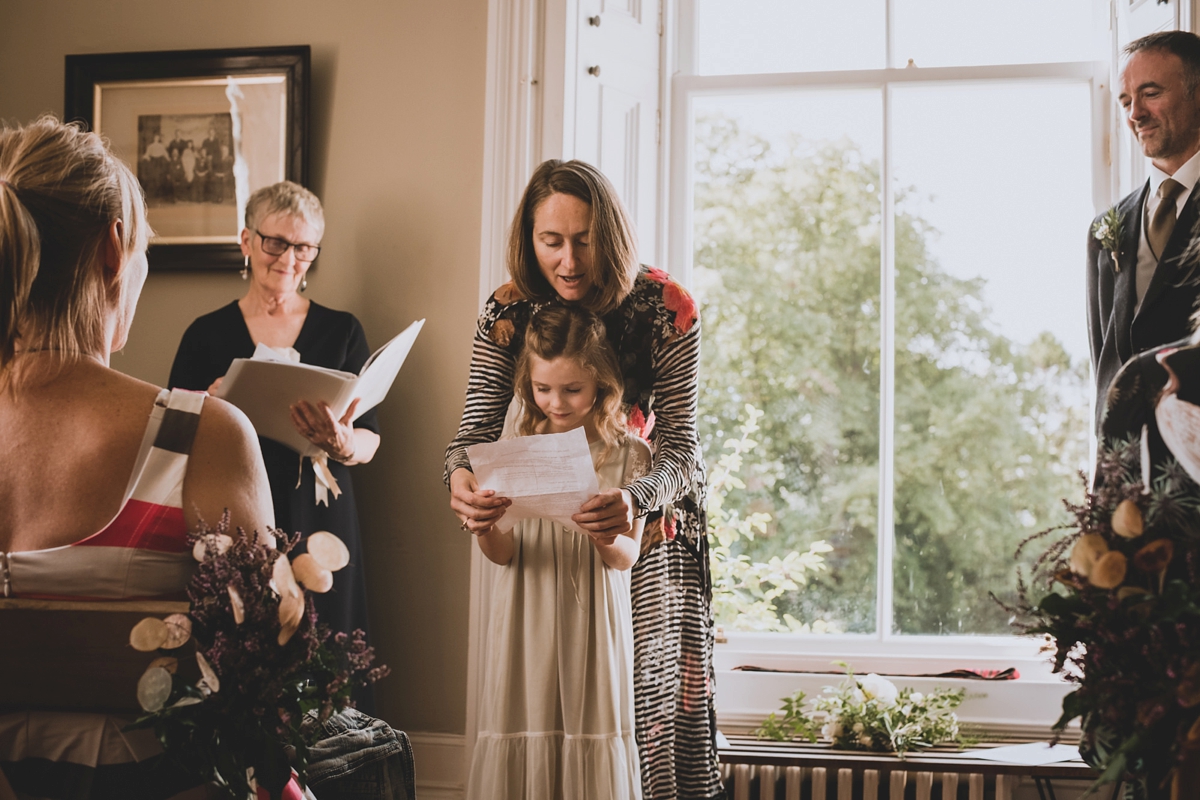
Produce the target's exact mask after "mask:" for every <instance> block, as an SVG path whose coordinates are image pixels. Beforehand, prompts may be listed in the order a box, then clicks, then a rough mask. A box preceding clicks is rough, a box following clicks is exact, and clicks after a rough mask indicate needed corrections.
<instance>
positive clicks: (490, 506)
mask: <svg viewBox="0 0 1200 800" xmlns="http://www.w3.org/2000/svg"><path fill="white" fill-rule="evenodd" d="M495 495H496V492H495V491H493V490H492V489H483V490H480V488H479V481H477V480H476V479H475V473H474V472H471V470H469V469H467V468H465V467H459V468H458V469H456V470H454V472H453V473H451V475H450V508H451V509H452V510H453V511H454V513H455V514H457V515H458V518H459V519H460V520H462V529H463V530H464V531H470V532H471V533H473V534H475V535H479V534H481V533H486V532H487V531H488V530H489V529H491V527H492V526H493V525H495V524H496V523H497V522H499V520H500V518H501V517H503V516H504V511H505V510H506V509H507V508H508V507H509V506H510V505H512V500H509V499H508V498H507V497H496V496H495Z"/></svg>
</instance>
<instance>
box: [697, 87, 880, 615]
mask: <svg viewBox="0 0 1200 800" xmlns="http://www.w3.org/2000/svg"><path fill="white" fill-rule="evenodd" d="M694 109H695V119H694V123H695V131H696V134H695V143H694V144H695V156H694V161H693V173H692V179H693V182H694V183H693V186H694V191H695V230H694V234H693V235H694V241H695V251H694V256H695V270H694V276H693V286H694V288H695V291H696V293H697V295H698V296H699V299H700V301H701V304H702V307H703V320H704V328H705V330H704V347H703V350H702V359H703V361H702V364H701V369H700V383H701V396H700V415H701V426H700V428H701V436H702V438H703V443H704V447H705V453H706V457H707V459H708V462H709V465H710V468H713V467H716V468H718V469H719V468H720V462H721V458H722V456H723V454H725V453H727V452H729V451H728V450H727V449H726V447H725V444H726V442H727V441H729V440H736V439H738V438H739V436H740V435H741V434H740V433H739V425H740V424H742V422H744V420H745V419H746V417H747V411H746V405H747V404H750V405H752V406H754V407H755V408H756V409H758V410H760V411H761V412H763V413H764V416H763V417H762V418H761V420H759V425H760V426H761V429H760V430H758V431H757V432H754V433H752V434H750V436H749V438H751V439H753V440H754V441H755V442H756V443H757V444H756V447H754V449H752V450H750V451H749V452H748V453H746V455H745V458H744V461H743V463H742V465H741V468H740V470H736V473H737V478H738V480H739V481H740V482H742V483H743V484H744V486H742V487H735V488H732V489H730V490H729V491H728V493H724V492H723V491H722V490H721V488H720V486H719V485H717V486H715V487H714V488H713V490H712V491H713V493H714V495H715V496H717V497H719V498H720V497H722V496H723V506H722V508H723V511H722V513H724V514H730V513H735V514H736V515H737V516H738V519H742V520H745V519H746V518H747V517H748V516H749V515H751V514H754V513H760V514H766V515H769V520H765V519H762V518H760V520H761V521H762V523H763V526H762V528H763V529H762V530H760V531H751V532H752V533H753V534H754V536H753V539H749V538H747V537H745V536H740V535H737V534H736V533H735V532H734V525H733V521H731V522H730V523H729V524H728V525H726V526H725V527H724V529H723V530H724V531H725V534H724V535H725V536H726V538H727V539H728V541H729V543H730V544H729V548H730V553H729V555H730V556H733V557H736V556H739V555H740V556H745V557H746V558H747V559H748V561H746V562H742V563H741V564H740V565H739V564H736V563H733V564H731V563H730V562H731V558H729V557H726V558H719V559H718V563H717V565H716V566H714V583H715V584H716V587H717V588H716V593H715V596H716V604H717V613H718V621H719V622H721V623H723V624H725V625H727V626H729V627H733V628H740V629H749V630H753V629H758V630H770V629H777V630H789V629H793V630H796V629H802V628H803V627H804V626H807V628H808V629H810V630H818V631H820V630H830V629H832V630H836V631H845V632H872V631H874V630H875V596H876V594H875V589H874V587H875V583H876V580H875V564H876V526H877V518H878V516H877V511H878V488H879V393H880V372H879V358H880V343H879V342H880V340H879V336H880V332H879V331H880V329H879V319H880V315H879V308H880V224H879V221H880V211H881V199H880V197H881V192H880V180H879V174H880V173H879V169H880V156H881V153H882V141H881V131H882V116H881V115H882V98H881V95H880V92H879V90H871V91H824V92H821V91H816V92H797V93H787V94H769V95H753V96H745V95H743V96H738V97H698V98H696V100H695V102H694ZM710 507H711V506H710ZM817 542H824V543H827V544H828V545H829V547H831V548H832V549H831V550H830V551H829V552H820V551H821V550H823V549H824V548H822V547H820V546H818V547H817V548H815V550H813V551H812V562H811V566H813V567H814V569H812V570H805V569H803V568H802V567H801V566H795V562H797V560H802V558H801V555H800V554H806V553H809V552H810V548H811V547H812V546H813V545H814V543H817ZM772 559H790V560H791V561H790V562H783V563H782V564H781V563H780V562H776V563H775V564H774V565H772V561H771V560H772ZM789 563H793V565H794V566H795V572H794V574H793V576H792V577H793V579H795V580H796V581H797V582H799V581H802V580H808V585H807V586H803V587H800V588H798V589H790V590H784V589H785V585H784V582H783V579H782V577H781V570H782V569H784V568H785V567H786V566H787V564H789ZM755 564H757V565H759V566H754V565H755ZM818 564H819V566H820V567H821V568H822V569H816V567H817V566H818ZM761 576H766V579H765V580H764V581H763V582H762V583H761V584H760V583H759V580H758V579H759V577H761ZM734 584H737V586H736V587H735V586H734ZM755 586H757V587H758V588H759V590H761V591H762V592H763V593H765V594H766V595H768V597H767V601H772V600H773V602H774V603H775V605H776V606H777V610H776V611H775V612H774V613H766V612H765V611H764V604H765V601H764V600H763V599H762V597H756V595H755V594H754V590H753V588H750V587H755ZM731 590H732V593H731ZM776 590H779V591H780V592H781V593H780V594H779V596H778V597H775V598H772V597H769V595H771V594H772V593H773V592H775V591H776ZM739 612H740V613H741V614H742V616H741V617H740V618H739V619H737V620H735V619H734V617H735V616H736V615H737V614H738V613H739Z"/></svg>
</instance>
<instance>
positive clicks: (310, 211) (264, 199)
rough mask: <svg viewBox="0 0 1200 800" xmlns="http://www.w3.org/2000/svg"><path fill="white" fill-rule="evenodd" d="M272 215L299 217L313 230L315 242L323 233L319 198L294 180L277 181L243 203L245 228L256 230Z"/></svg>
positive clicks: (323, 218) (323, 216)
mask: <svg viewBox="0 0 1200 800" xmlns="http://www.w3.org/2000/svg"><path fill="white" fill-rule="evenodd" d="M272 214H288V215H290V216H293V217H300V218H301V219H302V220H304V221H305V222H307V223H308V224H309V225H310V226H312V227H313V229H314V230H316V232H317V241H320V239H321V237H322V236H323V235H324V234H325V210H324V209H323V208H321V201H320V200H318V199H317V196H316V195H315V194H313V193H312V192H310V191H309V190H308V189H305V188H304V187H303V186H301V185H300V184H298V183H293V182H292V181H280V182H279V183H274V184H271V185H270V186H264V187H263V188H261V189H259V190H258V191H257V192H255V193H254V194H252V195H250V199H249V201H247V202H246V227H247V228H249V229H250V230H257V229H258V226H259V224H260V223H261V222H262V221H263V220H264V219H266V218H267V217H269V216H271V215H272ZM311 244H316V242H312V243H311Z"/></svg>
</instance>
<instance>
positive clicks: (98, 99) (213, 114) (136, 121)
mask: <svg viewBox="0 0 1200 800" xmlns="http://www.w3.org/2000/svg"><path fill="white" fill-rule="evenodd" d="M310 73H311V53H310V48H309V46H308V45H296V46H289V47H261V48H252V49H236V50H169V51H158V52H146V53H98V54H91V55H69V56H67V58H66V97H65V103H64V113H63V118H64V119H65V120H67V121H78V122H81V123H82V124H84V125H85V126H87V128H88V129H89V130H93V131H96V132H97V133H99V134H101V135H103V136H104V137H105V138H106V139H108V141H109V144H110V147H111V148H112V151H113V153H114V154H115V155H116V156H117V157H118V158H120V159H122V160H123V161H124V162H125V163H126V164H128V165H129V167H130V169H132V170H133V173H134V174H135V175H136V176H137V177H138V181H139V182H140V183H141V185H142V189H143V191H144V192H145V195H146V205H147V216H148V218H149V222H150V226H151V228H152V229H153V230H154V236H153V238H152V239H151V240H150V250H149V253H148V258H149V263H150V268H151V269H153V270H227V269H240V268H241V267H242V261H243V259H242V253H241V249H240V247H239V246H238V235H239V233H240V232H241V229H242V220H243V217H244V211H245V207H246V200H247V199H248V198H249V197H250V194H251V193H253V192H254V191H256V190H257V189H260V188H262V187H263V186H269V185H270V184H272V183H277V182H278V181H281V180H291V181H295V182H296V183H299V184H301V185H303V186H306V185H307V184H308V115H309V77H310Z"/></svg>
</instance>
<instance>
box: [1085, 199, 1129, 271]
mask: <svg viewBox="0 0 1200 800" xmlns="http://www.w3.org/2000/svg"><path fill="white" fill-rule="evenodd" d="M1122 233H1124V231H1123V230H1122V225H1121V215H1120V214H1118V213H1117V207H1116V206H1113V207H1112V208H1110V209H1109V210H1108V211H1106V212H1105V213H1104V216H1103V217H1101V218H1100V219H1099V220H1097V221H1096V224H1095V225H1093V226H1092V236H1095V237H1096V241H1098V242H1099V243H1100V246H1101V247H1102V248H1104V249H1105V250H1107V251H1108V253H1109V255H1111V256H1112V262H1113V270H1114V271H1115V272H1120V271H1121V261H1120V258H1121V250H1120V244H1121V234H1122Z"/></svg>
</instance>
